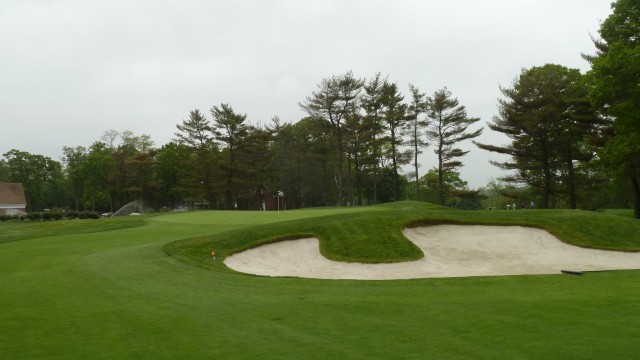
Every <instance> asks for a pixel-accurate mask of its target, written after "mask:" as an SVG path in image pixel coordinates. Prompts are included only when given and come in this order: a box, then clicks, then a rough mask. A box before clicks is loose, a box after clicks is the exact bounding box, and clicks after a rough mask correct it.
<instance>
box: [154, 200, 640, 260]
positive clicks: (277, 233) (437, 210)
mask: <svg viewBox="0 0 640 360" xmlns="http://www.w3.org/2000/svg"><path fill="white" fill-rule="evenodd" d="M372 209H375V211H371V210H372ZM368 210H369V211H363V212H351V213H340V214H334V215H325V216H319V217H313V218H305V219H298V220H295V221H286V222H279V223H275V224H265V225H261V226H255V227H250V228H242V229H237V230H234V231H231V232H225V233H222V234H217V235H213V236H206V237H201V238H195V239H190V240H187V241H180V242H176V243H170V244H167V245H166V246H165V248H164V249H165V251H166V252H167V253H168V254H170V255H173V256H176V257H179V258H181V259H183V260H185V261H188V262H192V263H196V264H197V265H198V266H201V267H205V268H214V267H215V268H219V269H222V265H220V264H219V263H212V262H211V261H210V260H211V259H210V258H211V256H210V254H211V251H212V250H215V251H216V252H217V254H218V255H220V256H222V257H224V256H228V255H230V254H233V253H236V252H238V251H242V250H245V249H247V248H251V247H255V246H259V245H263V244H266V243H271V242H275V241H281V240H285V239H296V238H303V237H317V238H319V239H320V250H321V252H322V254H323V255H324V256H326V257H327V258H330V259H333V260H338V261H354V262H364V263H383V262H401V261H410V260H416V259H420V258H422V257H423V254H422V252H421V251H420V249H418V248H417V247H416V246H415V245H414V244H413V243H411V242H409V241H408V240H407V239H406V238H405V237H404V236H403V235H402V233H401V230H402V229H403V228H405V227H412V226H428V225H434V224H444V223H447V224H487V225H521V226H529V227H535V228H541V229H545V230H547V231H548V232H550V233H552V234H554V235H555V236H557V237H558V238H559V239H561V240H562V241H564V242H567V243H570V244H573V245H577V246H582V247H586V248H597V249H605V250H619V251H640V222H638V221H636V220H634V219H631V218H625V217H620V216H616V215H607V214H600V213H594V212H586V211H576V210H545V211H540V210H517V211H457V210H451V209H447V208H443V207H439V206H435V205H430V204H424V203H415V202H399V203H394V204H390V205H382V206H376V207H370V208H368Z"/></svg>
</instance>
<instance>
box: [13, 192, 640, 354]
mask: <svg viewBox="0 0 640 360" xmlns="http://www.w3.org/2000/svg"><path fill="white" fill-rule="evenodd" d="M421 206H422V205H420V206H419V207H418V206H416V205H414V204H406V203H401V204H394V205H391V207H367V208H345V209H312V210H296V211H286V212H279V213H278V212H222V211H210V212H195V213H175V214H166V215H157V216H152V217H144V218H142V221H140V224H139V225H141V226H137V227H129V228H124V229H121V230H117V226H116V225H117V224H118V221H121V220H119V219H113V220H107V221H114V222H113V223H104V224H107V225H109V224H113V226H111V225H109V228H108V229H105V230H104V231H100V232H90V233H89V232H85V233H82V232H81V231H80V230H78V229H74V231H73V233H69V234H59V235H56V233H55V231H54V232H53V233H51V234H47V235H51V236H44V234H45V233H46V232H43V230H42V229H39V230H38V232H37V234H38V235H37V236H38V237H28V236H25V237H23V238H19V239H18V238H12V239H13V240H12V241H10V242H4V243H2V242H1V241H0V274H1V281H0V294H1V296H0V332H1V333H2V337H0V358H2V359H45V358H46V359H265V358H266V359H302V358H304V359H327V358H334V359H371V358H378V359H391V358H411V359H423V358H447V359H465V358H522V359H532V358H534V359H553V358H557V359H567V358H573V359H575V358H581V359H587V358H592V359H602V358H615V359H625V358H627V359H632V358H635V357H636V356H637V354H638V353H639V352H640V345H639V342H638V341H637V339H638V338H639V337H640V329H639V328H638V327H637V326H635V325H636V324H638V322H639V321H640V309H639V308H638V305H637V304H638V302H637V299H638V297H639V296H640V271H610V272H593V273H587V274H585V275H584V276H567V275H535V276H507V277H474V278H450V279H414V280H396V281H356V280H317V279H299V278H268V277H259V276H252V275H245V274H239V273H235V272H233V271H231V270H229V269H226V268H225V267H224V266H223V265H222V259H220V260H217V261H215V262H214V261H212V259H211V258H210V252H211V249H212V248H213V247H214V246H211V245H209V244H216V245H215V248H216V250H219V251H220V252H221V256H222V257H223V258H224V256H226V255H227V254H229V253H230V252H232V251H231V250H226V249H231V248H234V249H236V248H237V249H240V248H247V247H252V246H255V245H256V244H257V242H259V239H256V240H255V241H254V240H252V239H253V236H254V235H255V234H262V235H260V236H259V237H262V236H264V237H265V238H267V239H268V241H269V242H271V241H272V240H271V239H274V235H273V234H271V233H269V231H276V230H277V231H283V229H284V230H286V231H285V233H289V232H296V233H305V231H309V232H310V233H311V234H316V233H318V234H319V236H320V238H321V239H325V240H323V241H326V242H327V243H328V245H327V246H325V247H324V248H323V249H325V250H323V251H325V252H327V251H328V252H329V253H335V256H336V257H340V256H351V255H350V252H349V251H350V250H349V249H351V248H350V247H349V246H351V245H349V246H346V245H345V246H343V245H341V244H340V243H336V242H334V240H333V237H332V236H334V235H335V234H340V233H341V231H342V230H345V231H346V230H349V231H350V232H351V231H352V230H351V229H350V228H349V226H352V225H353V226H358V227H359V228H366V225H361V223H360V222H359V221H361V222H362V224H369V225H371V226H372V224H378V223H381V221H372V220H371V219H374V220H375V219H378V218H377V217H376V216H379V217H380V218H384V219H391V220H389V221H390V222H393V221H396V220H394V219H396V218H394V216H397V219H401V218H402V219H405V218H406V219H408V220H406V221H422V222H424V221H425V220H424V219H430V220H429V221H433V222H443V221H445V220H446V222H462V221H469V222H471V223H478V222H488V223H494V224H495V223H505V224H513V223H524V222H529V223H533V224H537V226H538V227H539V226H542V225H541V224H547V223H548V224H550V225H549V226H553V227H555V229H556V232H557V233H558V234H564V233H565V232H568V233H570V232H575V231H574V230H573V228H571V229H568V230H565V229H563V228H562V224H565V222H564V221H562V219H569V218H571V219H572V220H573V221H574V222H575V221H576V219H578V218H580V217H588V221H587V222H588V223H589V224H590V226H582V225H581V224H578V225H577V226H582V227H585V228H587V230H585V231H587V232H589V233H592V232H593V231H596V230H593V229H591V228H590V227H595V226H602V225H598V224H600V223H602V224H616V228H618V229H620V228H622V227H623V228H624V229H623V231H622V232H623V233H624V234H627V235H629V234H631V236H632V237H636V234H639V233H640V225H638V224H636V223H635V222H634V220H633V219H630V218H624V217H616V216H615V215H606V214H593V215H592V214H591V213H589V214H586V213H583V212H567V211H561V212H549V213H546V212H545V211H540V212H539V213H538V214H539V215H531V213H528V212H526V211H522V212H521V213H520V214H516V213H518V212H517V211H516V212H511V213H508V212H495V213H494V214H490V215H486V214H484V213H481V212H454V211H447V210H440V209H437V208H433V209H431V208H422V207H421ZM393 214H396V215H393ZM405 214H406V215H405ZM545 214H548V216H547V215H545ZM591 216H594V217H593V218H592V217H591ZM336 218H341V219H344V220H345V221H346V223H344V224H343V223H341V222H339V221H337V220H336ZM599 219H601V220H599ZM98 221H103V220H98ZM136 221H137V220H136ZM325 221H326V223H327V224H335V226H336V227H337V228H336V229H333V230H331V232H330V233H327V234H324V233H320V231H321V229H320V228H328V227H329V226H325ZM397 221H400V220H397ZM402 221H405V220H402ZM552 221H558V223H557V224H556V223H553V222H552ZM87 224H90V223H87ZM123 224H124V223H123ZM300 224H302V225H304V227H305V229H299V228H298V226H301V225H300ZM314 224H316V225H317V226H318V227H319V228H318V230H315V229H314V228H313V226H312V225H314ZM350 224H352V225H350ZM1 226H4V225H2V224H0V229H1ZM101 226H102V225H101ZM127 226H129V225H127ZM567 226H569V225H567ZM307 228H308V229H309V230H306V229H307ZM343 228H344V229H343ZM25 229H27V228H25ZM87 229H88V230H89V229H90V225H89V226H87ZM27 230H28V229H27ZM88 230H87V231H88ZM294 230H295V231H294ZM374 230H376V231H378V232H381V231H379V229H378V228H374ZM400 230H401V229H397V231H398V233H399V232H400ZM56 231H61V230H56ZM630 231H632V232H630ZM603 232H605V233H611V234H612V235H611V236H614V235H615V233H616V230H615V229H605V230H603ZM556 235H557V234H556ZM236 236H237V237H238V238H246V239H248V240H247V241H249V242H247V243H246V244H245V243H243V244H236V243H234V241H236V240H234V239H236ZM255 236H257V235H255ZM561 236H562V235H561ZM355 237H356V238H357V234H356V235H355ZM576 237H577V238H578V240H577V241H584V242H588V244H592V245H593V244H594V242H597V240H593V239H590V238H588V237H587V236H586V235H585V236H584V237H581V235H580V234H576ZM192 238H193V240H189V241H186V242H177V243H174V242H175V241H176V240H181V239H185V240H186V239H192ZM384 238H387V237H386V236H385V237H384ZM327 239H328V240H327ZM389 239H391V237H389ZM374 240H375V239H374ZM638 240H639V239H637V238H636V239H635V241H636V242H637V241H638ZM357 241H358V242H361V240H357ZM375 241H377V240H375ZM375 241H373V240H372V242H373V243H372V246H375V245H376V243H375ZM381 241H382V240H381ZM389 241H391V240H389ZM172 244H175V245H172ZM199 244H203V247H202V248H198V246H199ZM234 244H235V245H234ZM169 245H171V246H174V247H176V248H177V249H178V248H179V246H185V249H186V248H188V249H191V248H194V249H196V250H197V251H195V250H194V251H193V253H189V252H188V251H187V252H185V253H184V254H185V255H180V254H179V253H178V252H176V253H173V252H172V251H171V249H172V247H171V246H169ZM347 245H348V244H347ZM605 245H606V244H605ZM623 245H624V246H626V247H630V248H633V247H634V246H637V245H638V244H637V243H633V242H631V243H629V244H623ZM168 246H169V247H168ZM594 246H596V247H598V246H599V245H598V244H597V243H596V244H595V245H594ZM167 249H169V250H167ZM199 249H203V250H207V251H206V252H203V250H199ZM394 249H395V250H394V251H395V253H397V256H398V258H399V259H401V258H403V257H407V256H411V255H406V254H405V253H406V252H405V250H403V249H404V248H403V247H402V246H401V244H400V245H394ZM185 251H186V250H185ZM235 251H236V250H234V252H235ZM341 251H342V252H341ZM358 252H360V251H358ZM342 253H344V254H346V255H341V254H342ZM374 255H375V252H374ZM385 256H386V255H385ZM192 258H193V259H192Z"/></svg>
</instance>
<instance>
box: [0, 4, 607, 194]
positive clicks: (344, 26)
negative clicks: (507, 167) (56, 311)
mask: <svg viewBox="0 0 640 360" xmlns="http://www.w3.org/2000/svg"><path fill="white" fill-rule="evenodd" d="M611 1H612V0H483V1H477V0H448V1H445V0H439V1H433V0H415V1H414V0H394V1H390V0H389V1H382V0H341V1H339V0H332V1H329V0H327V1H320V0H311V1H303V0H299V1H293V0H289V1H285V0H270V1H258V0H254V1H249V0H244V1H238V0H234V1H231V0H228V1H215V0H213V1H205V0H203V1H186V0H180V1H164V0H158V1H151V0H110V1H90V0H66V1H65V0H2V1H0V123H1V125H2V126H1V127H0V154H3V153H5V152H7V151H9V150H11V149H18V150H22V151H27V152H30V153H33V154H41V155H46V156H50V157H52V158H53V159H55V160H60V158H61V155H62V147H63V146H89V145H91V144H92V143H93V142H95V141H97V140H99V139H100V137H101V136H102V134H104V132H105V131H107V130H111V129H115V130H119V131H121V130H130V131H133V132H134V133H135V134H136V135H141V134H148V135H150V136H151V138H152V140H153V141H154V143H155V145H156V146H158V147H159V146H161V145H163V144H166V143H167V142H169V141H171V139H172V138H173V133H174V132H175V131H176V129H175V126H176V124H178V123H180V122H181V121H182V120H183V119H186V118H187V117H188V114H189V111H190V110H193V109H200V110H201V111H202V112H203V113H205V114H207V116H208V118H209V119H211V116H210V113H209V109H210V108H211V107H212V106H213V105H219V104H221V103H228V104H229V105H231V106H232V107H233V109H234V110H235V111H236V112H238V113H243V114H244V113H246V114H247V116H248V117H247V119H248V121H249V122H251V123H252V124H257V123H262V124H268V123H270V119H271V118H272V117H273V116H276V115H277V116H279V117H280V119H281V120H282V121H285V122H296V121H298V120H299V119H301V118H302V117H304V116H305V113H304V112H303V111H301V110H300V108H299V106H298V103H299V102H301V101H304V99H305V97H306V96H307V95H309V94H310V93H311V92H312V91H314V90H316V87H317V84H318V83H320V81H321V80H322V79H323V78H326V77H330V76H331V75H338V74H343V73H345V72H346V71H348V70H353V72H354V74H355V75H356V76H358V77H362V78H370V77H372V76H373V75H374V74H375V73H376V72H381V73H382V74H383V75H388V77H389V80H390V81H393V82H396V83H397V84H398V86H399V88H400V89H401V91H402V92H403V94H404V95H405V97H406V99H407V100H408V99H409V97H410V96H409V83H411V84H414V85H416V86H417V87H418V88H420V90H421V91H423V92H427V93H429V94H431V93H433V92H434V91H436V90H438V89H441V88H443V87H445V86H446V87H448V88H449V90H451V91H452V92H453V95H454V96H455V97H457V98H458V100H459V101H460V103H461V104H462V105H465V106H466V108H467V111H468V114H469V115H470V116H473V117H480V118H481V119H482V121H481V122H480V123H481V124H482V125H484V124H486V123H487V122H490V121H491V119H492V117H493V116H494V115H495V114H496V112H497V108H496V103H497V99H498V98H499V97H500V91H499V86H500V85H502V86H510V85H511V84H512V82H513V80H514V79H515V78H516V77H517V76H518V74H519V73H520V71H521V69H522V68H529V67H532V66H541V65H544V64H545V63H557V64H561V65H564V66H567V67H572V68H578V69H580V70H582V71H583V72H585V71H586V70H588V64H587V63H586V62H585V61H584V60H583V59H582V58H581V57H580V54H581V53H593V52H594V47H593V44H592V42H591V39H590V35H597V33H598V28H599V24H600V22H601V21H603V20H604V19H605V18H606V17H607V16H608V15H609V14H610V12H611V9H610V3H611ZM482 125H478V127H479V126H482ZM474 129H475V127H474ZM479 140H480V141H481V142H489V143H506V142H507V139H506V138H502V137H501V136H500V134H496V133H494V132H492V131H491V130H489V129H488V128H486V129H485V131H484V134H483V135H482V137H480V138H479ZM465 147H466V148H469V149H471V150H472V151H471V153H469V154H468V155H467V156H466V157H464V158H463V159H462V160H463V161H464V163H465V167H464V168H463V169H462V171H461V173H462V177H463V179H464V180H466V181H468V182H469V184H470V186H472V187H479V186H484V185H485V184H486V183H487V182H488V181H489V180H490V179H491V178H496V177H499V176H501V175H502V174H503V173H502V171H501V170H499V169H498V168H496V167H494V166H492V165H490V164H489V163H488V161H489V160H490V159H494V160H499V159H500V158H499V157H497V155H495V154H491V153H487V152H485V151H483V150H480V149H477V148H475V146H473V145H471V144H469V145H466V146H465ZM434 165H435V155H433V151H432V149H427V150H426V151H425V155H424V156H423V160H422V169H421V171H422V172H423V173H424V172H426V170H428V169H430V168H432V167H433V166H434Z"/></svg>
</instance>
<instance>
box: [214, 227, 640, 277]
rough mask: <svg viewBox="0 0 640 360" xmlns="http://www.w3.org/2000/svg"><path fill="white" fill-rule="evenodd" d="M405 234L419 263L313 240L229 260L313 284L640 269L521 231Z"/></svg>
mask: <svg viewBox="0 0 640 360" xmlns="http://www.w3.org/2000/svg"><path fill="white" fill-rule="evenodd" d="M403 234H404V235H405V236H406V237H407V238H408V239H409V240H410V241H412V242H413V243H415V244H416V245H417V246H418V247H420V249H422V251H423V252H424V255H425V256H424V258H423V259H420V260H416V261H410V262H403V263H392V264H362V263H346V262H339V261H333V260H329V259H327V258H325V257H324V256H322V255H321V254H320V251H319V241H318V239H315V238H306V239H299V240H287V241H281V242H278V243H274V244H268V245H263V246H260V247H256V248H253V249H249V250H246V251H243V252H241V253H238V254H234V255H232V256H230V257H228V258H226V259H225V262H224V263H225V265H227V266H228V267H229V268H231V269H233V270H236V271H239V272H243V273H248V274H255V275H263V276H288V277H301V278H313V279H354V280H394V279H418V278H442V277H467V276H498V275H533V274H560V273H561V271H562V270H565V269H571V270H572V271H601V270H623V269H638V268H640V253H626V252H619V251H605V250H594V249H585V248H581V247H577V246H573V245H569V244H566V243H563V242H561V241H560V240H558V239H557V238H556V237H554V236H553V235H551V234H549V233H548V232H546V231H544V230H541V229H535V228H528V227H522V226H485V225H435V226H426V227H417V228H407V229H405V230H404V231H403Z"/></svg>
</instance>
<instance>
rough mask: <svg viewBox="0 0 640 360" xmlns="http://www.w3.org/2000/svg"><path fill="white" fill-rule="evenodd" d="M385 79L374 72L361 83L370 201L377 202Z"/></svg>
mask: <svg viewBox="0 0 640 360" xmlns="http://www.w3.org/2000/svg"><path fill="white" fill-rule="evenodd" d="M386 83H387V79H386V78H385V79H382V77H381V75H380V73H376V74H375V76H373V77H372V78H371V79H369V80H367V81H366V83H364V84H363V89H364V94H363V95H362V98H361V105H362V108H363V109H364V111H365V116H364V118H363V121H364V122H365V123H366V124H367V125H366V127H367V128H368V132H369V141H370V145H369V147H370V148H371V153H370V156H369V160H368V161H365V163H366V162H368V163H369V164H370V166H371V168H372V175H373V176H372V182H371V183H372V188H373V191H372V196H371V198H372V199H371V203H373V204H377V203H378V173H379V169H380V164H381V154H382V149H381V145H382V140H383V139H382V137H383V130H384V127H383V126H382V117H383V114H382V108H383V104H382V101H383V88H384V84H386Z"/></svg>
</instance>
